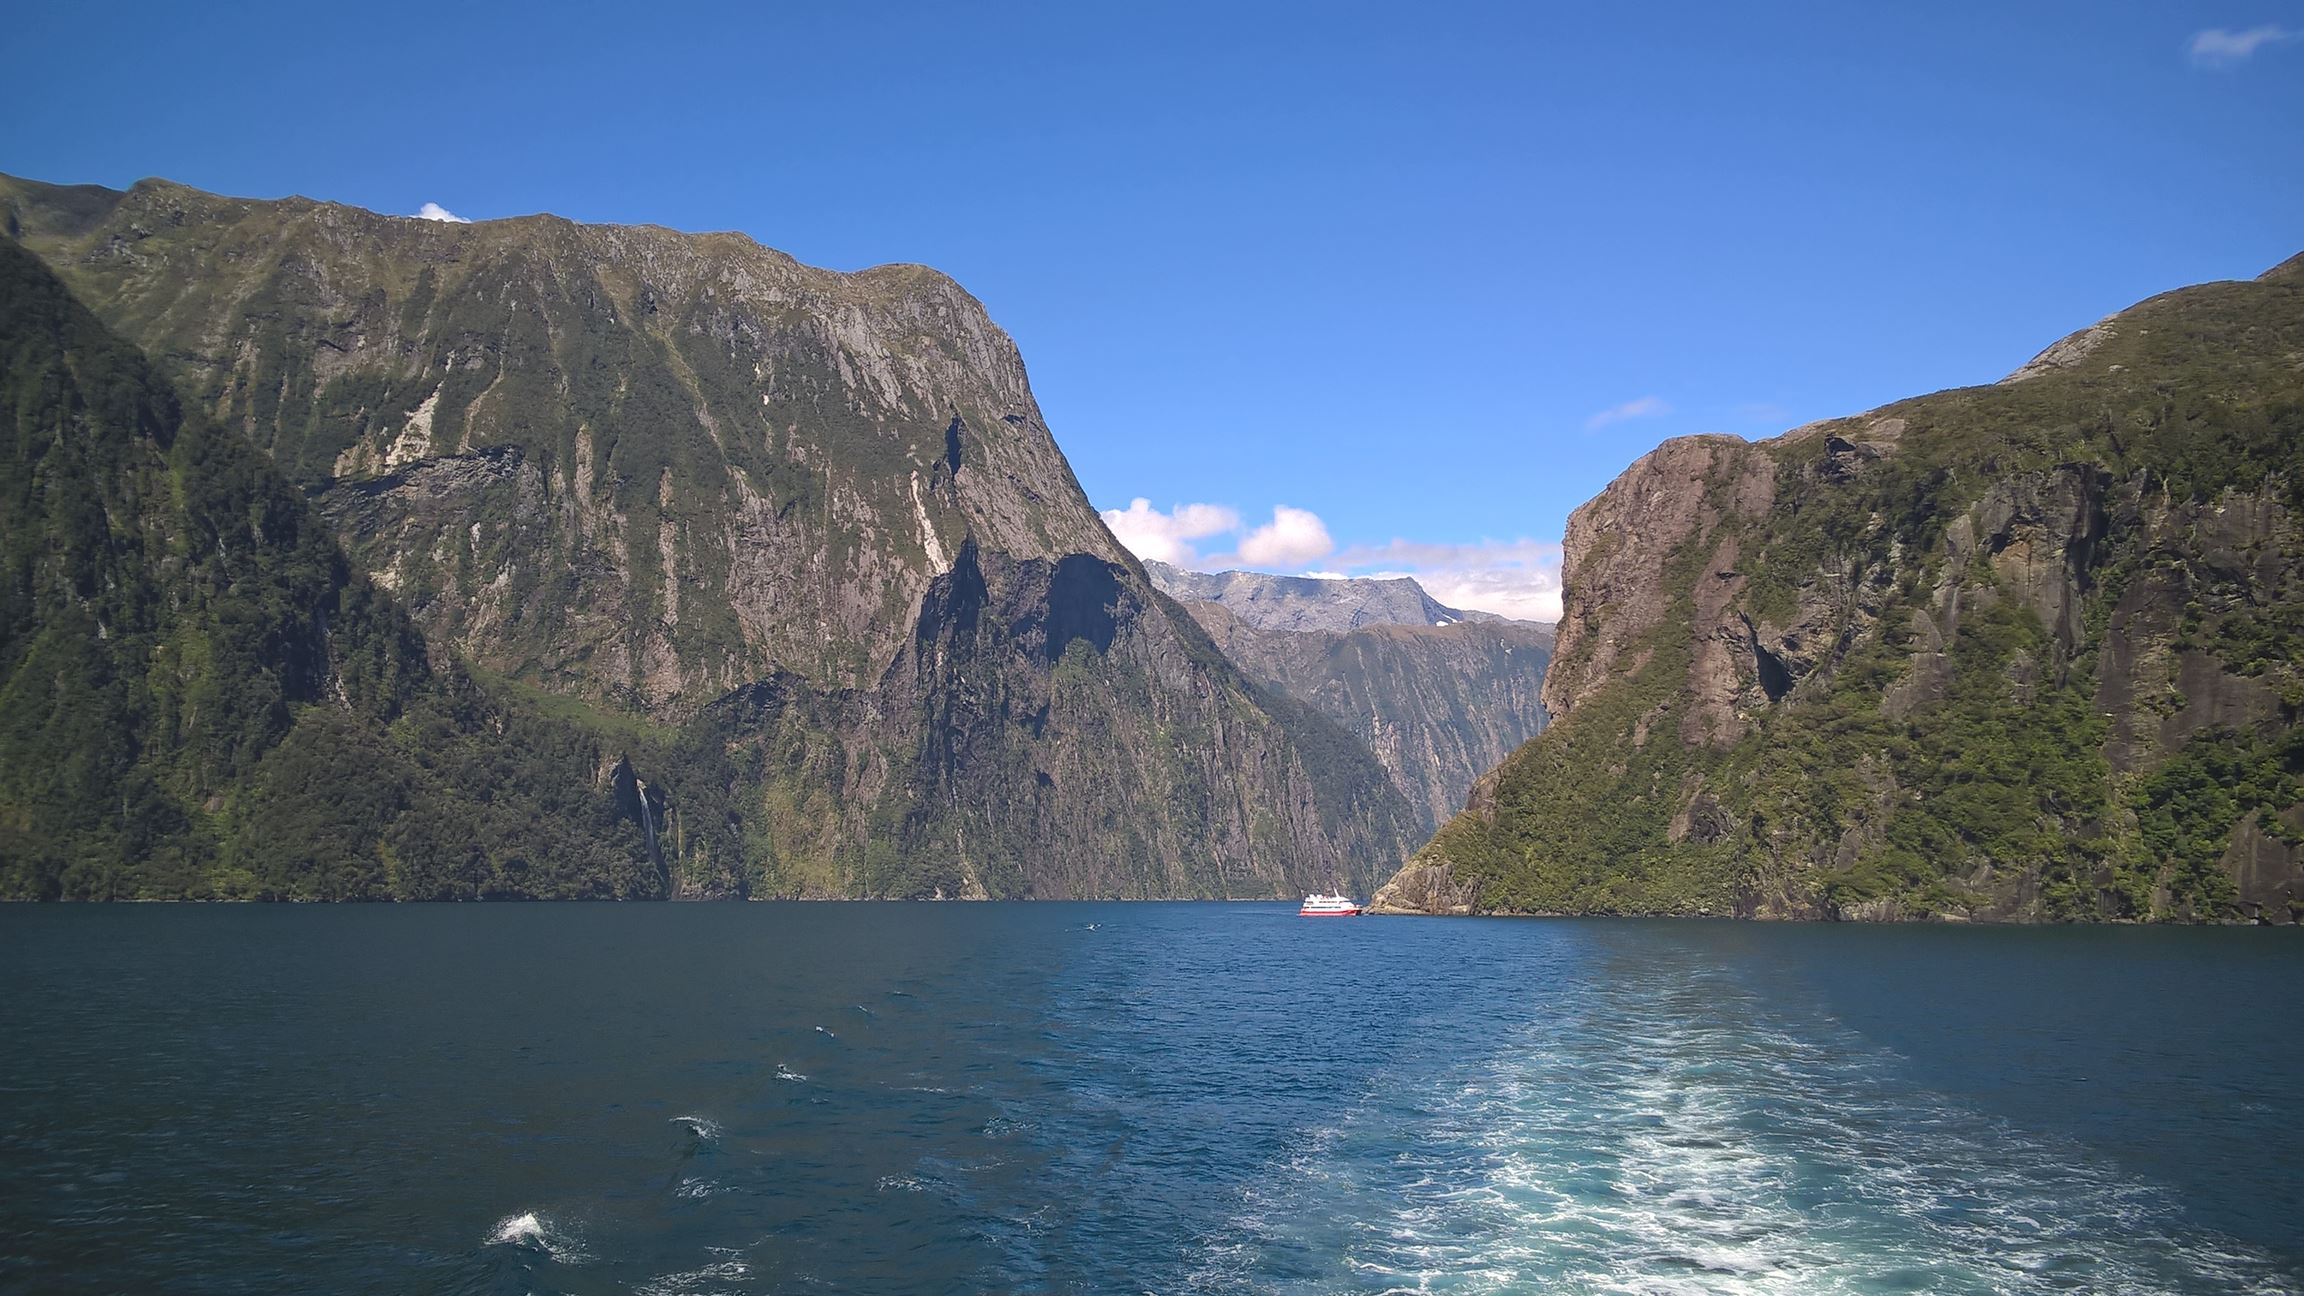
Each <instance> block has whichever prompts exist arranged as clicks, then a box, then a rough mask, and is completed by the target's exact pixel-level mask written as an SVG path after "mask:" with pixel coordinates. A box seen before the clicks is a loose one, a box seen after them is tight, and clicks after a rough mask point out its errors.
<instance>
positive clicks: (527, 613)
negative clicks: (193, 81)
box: [0, 180, 1411, 895]
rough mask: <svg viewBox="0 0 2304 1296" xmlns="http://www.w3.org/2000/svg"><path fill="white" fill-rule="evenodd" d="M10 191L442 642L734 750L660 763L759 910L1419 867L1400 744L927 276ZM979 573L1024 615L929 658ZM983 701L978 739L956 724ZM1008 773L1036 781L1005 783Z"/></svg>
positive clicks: (607, 236)
mask: <svg viewBox="0 0 2304 1296" xmlns="http://www.w3.org/2000/svg"><path fill="white" fill-rule="evenodd" d="M0 205H4V206H5V209H6V214H7V222H8V228H9V231H10V233H11V235H12V236H13V237H15V238H17V239H19V240H21V241H22V243H23V244H24V245H25V246H26V247H28V248H30V249H31V250H33V251H34V252H36V253H37V254H39V255H40V256H41V257H43V258H44V259H45V260H47V261H48V262H49V263H50V264H51V265H52V266H53V267H54V268H55V269H56V270H57V272H58V273H59V274H60V275H62V276H63V277H64V279H65V280H66V281H67V282H68V283H69V284H70V285H71V287H72V289H73V291H74V292H75V293H76V294H77V295H78V296H80V297H81V299H82V300H84V301H85V302H87V303H88V305H89V306H90V307H91V308H92V309H94V310H95V311H96V312H97V314H98V315H99V316H101V317H102V318H103V319H104V320H105V321H106V322H107V323H108V324H110V325H111V326H113V327H114V328H116V329H118V330H119V331H120V332H122V333H123V334H125V335H126V336H127V337H129V338H130V339H131V340H132V341H134V342H136V343H138V344H140V345H141V346H143V347H144V348H145V349H146V350H148V351H149V352H151V353H152V354H154V355H155V356H158V357H161V358H162V360H163V361H164V364H165V367H166V369H167V371H168V372H169V374H170V376H171V377H172V378H173V379H174V380H175V382H176V384H177V386H178V388H179V390H181V391H182V392H183V393H184V394H185V398H186V400H187V402H188V403H189V404H190V405H191V406H193V407H194V408H195V409H197V410H198V411H200V412H201V413H203V414H204V415H206V416H208V417H209V418H211V419H212V420H213V421H215V422H216V423H217V424H219V425H221V426H222V427H224V428H226V429H228V430H231V431H233V432H235V433H237V434H239V435H241V436H244V437H246V438H247V439H248V440H249V441H251V442H253V443H254V444H256V445H257V446H260V447H262V448H264V449H266V450H267V451H269V453H270V454H271V456H272V459H273V461H274V463H275V464H277V465H278V466H279V468H280V470H281V471H282V472H284V473H285V474H287V475H288V476H289V477H290V478H291V479H292V480H294V481H296V482H298V483H300V484H302V485H303V486H304V487H305V489H306V490H307V491H308V492H309V493H310V494H311V496H312V498H313V499H314V501H315V503H316V504H317V506H318V507H319V509H320V511H321V512H322V513H323V514H324V515H325V516H326V517H327V518H328V519H329V521H330V522H331V523H332V524H333V527H334V529H335V532H336V535H337V537H338V539H339V540H340V542H341V543H342V544H343V546H344V547H345V549H346V550H347V551H348V552H349V553H350V554H351V556H352V558H353V561H354V563H355V564H356V565H357V566H358V567H359V568H360V569H361V570H362V571H364V572H365V573H366V575H367V576H368V577H369V578H370V579H371V580H372V581H373V582H374V583H375V584H376V585H377V586H379V587H381V588H383V589H385V590H388V591H391V592H392V593H394V594H395V595H396V596H397V598H398V599H399V600H400V601H401V602H402V603H403V604H404V605H405V606H406V607H407V608H408V609H409V611H410V613H411V614H412V615H413V616H414V618H415V620H416V622H417V624H418V625H419V626H420V627H421V628H422V629H423V630H424V631H425V633H426V634H427V635H428V636H429V637H430V639H431V641H432V642H433V643H434V644H436V645H438V646H440V647H441V648H443V649H445V650H449V651H452V652H453V653H454V654H455V655H456V656H457V657H459V658H460V659H462V660H465V661H468V662H470V663H471V664H472V666H473V667H474V668H475V670H476V671H477V672H479V673H480V674H481V675H482V676H483V677H484V678H486V679H488V680H492V681H496V682H497V683H498V685H499V686H501V687H503V688H505V689H508V690H512V691H513V692H516V693H519V694H521V695H523V696H527V697H529V698H531V699H532V700H534V701H535V702H536V704H537V705H538V706H539V707H541V708H543V709H546V710H549V711H552V712H553V713H555V714H558V715H561V716H563V717H566V718H568V719H570V720H571V721H573V722H576V723H580V724H583V725H588V726H590V727H592V728H593V729H594V730H595V731H599V732H610V733H613V732H625V731H627V730H630V729H631V727H632V726H638V727H639V728H638V732H640V733H642V734H644V735H645V736H646V737H647V738H648V739H649V741H652V742H659V743H664V744H668V746H667V750H671V749H672V748H673V747H678V746H679V744H681V743H687V744H690V745H691V746H690V747H680V748H679V749H680V750H683V751H687V750H691V749H692V750H693V752H694V761H693V762H692V763H693V764H694V767H695V768H697V769H700V770H708V769H719V768H722V766H723V764H724V765H725V767H726V768H729V769H735V770H743V771H748V772H746V773H743V774H731V775H729V778H728V781H727V782H726V785H725V786H720V785H716V784H715V785H710V786H699V785H697V784H696V782H695V779H694V778H690V779H689V780H688V781H687V782H688V785H687V786H678V785H664V786H659V787H658V788H657V792H658V794H659V795H660V796H662V797H664V798H665V800H664V803H663V809H664V810H665V812H666V813H667V814H668V815H669V816H670V817H671V819H670V822H671V824H672V826H673V828H674V832H673V834H672V838H671V855H670V858H671V860H672V861H673V863H672V864H671V865H670V867H672V868H673V869H675V870H677V868H678V867H680V865H679V862H678V861H679V860H680V858H681V851H682V850H683V848H684V843H685V842H686V841H688V840H689V839H690V838H691V837H692V834H691V833H689V832H687V831H686V826H687V820H688V817H689V816H688V814H687V813H686V811H687V810H690V809H693V808H695V807H697V806H701V805H704V804H718V803H719V802H721V801H723V800H724V801H726V803H727V804H728V805H729V806H730V811H729V813H730V814H732V815H733V816H734V817H735V820H736V822H737V823H738V824H739V825H740V831H741V833H742V834H743V838H744V841H745V843H746V845H745V856H746V862H745V868H746V876H747V878H748V885H749V886H750V887H751V888H752V889H754V890H756V891H765V892H768V893H805V894H841V895H845V894H875V895H877V894H934V893H936V892H937V891H938V890H939V889H942V890H943V891H944V892H945V893H947V894H955V893H957V894H992V895H1047V894H1061V895H1081V894H1114V895H1151V894H1163V895H1215V894H1241V893H1253V894H1280V893H1283V892H1286V891H1290V890H1296V889H1299V888H1301V887H1303V886H1307V885H1312V884H1314V883H1321V884H1327V885H1348V884H1350V883H1351V882H1352V881H1354V880H1355V879H1359V880H1368V879H1369V878H1370V875H1371V871H1372V870H1376V869H1380V868H1384V867H1388V865H1389V862H1390V861H1392V860H1396V859H1397V858H1399V855H1400V853H1401V851H1402V849H1403V846H1404V843H1405V840H1406V837H1405V835H1406V832H1407V831H1408V827H1407V826H1408V825H1409V823H1410V822H1411V819H1410V815H1409V813H1408V811H1407V808H1406V806H1405V805H1404V803H1403V802H1402V801H1401V800H1400V799H1399V797H1398V795H1397V793H1396V792H1395V791H1394V790H1393V789H1392V788H1391V787H1390V786H1389V784H1388V783H1387V782H1386V781H1385V780H1384V779H1383V777H1382V775H1381V771H1380V770H1378V769H1377V767H1376V766H1375V765H1374V764H1373V762H1370V761H1367V760H1365V759H1361V760H1358V761H1354V760H1351V759H1343V758H1336V759H1331V758H1330V757H1331V755H1332V751H1331V749H1332V748H1333V747H1334V746H1335V744H1334V741H1333V740H1334V737H1335V735H1334V734H1333V733H1332V732H1331V730H1330V728H1329V727H1327V726H1325V725H1324V724H1323V723H1321V722H1319V721H1318V720H1317V718H1316V717H1312V716H1308V715H1305V714H1302V713H1301V712H1299V711H1298V710H1296V709H1293V708H1290V707H1287V706H1285V705H1278V706H1275V705H1269V704H1268V703H1269V702H1270V700H1269V699H1267V698H1266V697H1265V696H1264V694H1263V693H1262V692H1261V691H1260V690H1258V689H1257V688H1255V687H1254V686H1253V685H1252V684H1250V683H1248V682H1247V681H1246V680H1244V679H1242V678H1241V677H1240V676H1239V675H1238V673H1237V672H1236V671H1234V670H1233V669H1232V667H1231V666H1230V665H1229V664H1228V663H1226V662H1225V661H1224V660H1223V659H1222V658H1221V657H1220V656H1219V655H1218V654H1215V653H1213V652H1212V651H1205V650H1204V647H1203V646H1204V639H1203V638H1202V636H1201V635H1200V633H1199V631H1198V629H1197V627H1196V626H1194V625H1193V624H1192V622H1191V621H1190V619H1189V618H1188V617H1186V616H1184V615H1183V614H1182V613H1181V612H1180V611H1178V610H1177V609H1176V608H1175V607H1174V605H1173V604H1170V603H1167V602H1166V601H1165V600H1163V599H1161V598H1160V597H1159V596H1158V595H1157V594H1155V593H1154V592H1153V590H1152V589H1151V587H1150V585H1149V583H1148V582H1147V580H1146V578H1145V576H1144V574H1143V572H1142V570H1141V568H1140V567H1138V566H1137V564H1136V563H1135V562H1134V560H1133V559H1131V558H1130V557H1129V556H1128V555H1127V554H1126V553H1125V551H1123V550H1122V549H1120V547H1119V546H1118V545H1117V544H1116V543H1115V542H1114V541H1113V540H1112V538H1111V535H1110V533H1109V532H1107V531H1106V530H1105V528H1104V526H1103V524H1102V522H1101V521H1100V520H1099V519H1098V518H1097V517H1096V515H1095V512H1094V510H1093V509H1092V508H1090V507H1089V505H1088V502H1087V500H1086V499H1085V497H1083V496H1082V495H1081V493H1080V490H1079V487H1078V485H1077V483H1076V482H1075V481H1074V480H1073V478H1072V475H1071V471H1070V469H1069V467H1068V466H1067V465H1066V464H1065V462H1064V459H1063V456H1062V455H1061V454H1060V453H1059V452H1058V450H1057V448H1056V445H1055V442H1054V441H1053V440H1052V439H1051V437H1050V436H1049V433H1048V431H1047V428H1046V426H1045V424H1044V422H1043V421H1042V419H1041V416H1040V412H1039V410H1038V407H1037V406H1036V405H1035V404H1034V402H1033V399H1032V395H1031V391H1030V387H1029V385H1028V383H1027V381H1026V378H1025V374H1024V369H1023V365H1022V363H1021V361H1020V359H1019V358H1018V356H1017V352H1016V349H1015V347H1014V345H1013V343H1011V342H1010V340H1009V339H1008V338H1007V336H1006V335H1005V334H1004V333H1002V332H1001V331H1000V330H999V329H998V328H997V327H995V326H994V325H993V324H992V323H991V321H990V320H989V318H988V317H987V316H986V314H985V312H984V310H983V308H982V307H981V306H980V305H979V304H978V303H977V302H976V301H975V300H974V299H972V298H970V297H969V296H968V295H967V294H966V293H964V292H962V291H961V290H960V289H959V288H958V287H957V286H956V285H954V284H953V283H952V282H951V281H950V280H948V279H946V278H944V277H943V276H941V275H939V274H936V273H935V272H934V271H930V270H926V269H924V268H921V267H916V266H883V267H879V268H876V269H872V270H867V271H863V272H859V273H856V274H836V273H833V272H830V271H823V270H817V269H813V268H810V267H805V266H802V265H799V264H798V263H797V262H795V261H793V260H792V259H791V258H789V257H786V256H784V255H783V254H781V253H777V252H774V251H771V250H769V249H766V248H763V247H760V246H759V245H757V244H755V243H753V242H752V241H751V240H750V239H747V238H743V237H741V236H737V235H726V234H715V235H687V234H679V233H675V232H672V231H669V230H662V229H656V228H648V227H601V226H583V225H576V224H572V223H570V222H567V221H564V220H560V219H558V218H554V217H549V216H538V217H528V218H522V219H518V220H508V221H494V222H486V223H483V224H478V225H453V224H442V223H436V222H427V221H418V220H409V219H401V218H394V217H386V216H379V215H376V214H374V213H369V212H364V211H358V210H355V209H351V208H345V207H338V206H332V205H328V204H322V203H313V202H309V201H306V200H302V199H289V200H285V201H280V202H255V201H244V200H238V199H228V198H220V197H217V196H214V195H210V194H204V193H200V192H198V191H195V190H190V189H186V188H183V187H181V186H177V185H171V184H166V183H163V182H157V181H147V182H143V183H140V184H138V185H137V186H135V187H134V188H132V189H131V190H129V191H127V192H125V193H119V192H113V191H109V190H101V189H93V188H85V187H83V188H61V187H55V186H47V185H39V184H35V183H31V182H27V181H18V180H0ZM978 587H981V590H980V592H977V591H978ZM955 590H958V591H961V593H960V594H959V595H955V593H954V591H955ZM955 597H960V598H961V599H962V601H964V602H969V603H970V605H971V606H974V607H977V608H979V609H980V610H984V611H986V612H989V610H992V609H997V610H998V612H999V616H998V617H997V618H993V617H989V616H986V617H982V618H980V619H979V621H978V622H976V623H974V626H973V628H972V629H971V631H970V639H969V644H970V651H969V653H968V654H962V655H957V656H956V655H955V654H952V653H946V654H943V655H941V656H936V655H933V654H929V653H928V652H927V646H928V645H931V644H935V643H938V642H940V639H939V636H941V635H943V634H944V633H945V630H946V629H947V627H948V625H949V624H950V619H951V616H952V615H953V614H951V613H950V611H949V607H948V605H949V603H950V601H951V600H952V599H953V598H955ZM1075 624H1080V625H1093V626H1095V627H1097V629H1096V632H1095V633H1093V634H1082V633H1074V632H1072V631H1071V630H1070V629H1068V628H1064V629H1060V630H1059V631H1058V632H1057V635H1056V638H1055V640H1053V641H1056V642H1059V651H1056V652H1054V653H1051V652H1049V651H1046V644H1047V643H1048V642H1051V641H1052V640H1051V639H1050V637H1049V635H1048V634H1047V632H1046V631H1045V629H1044V627H1046V626H1049V625H1057V626H1060V627H1071V626H1073V625H1075ZM1075 644H1079V645H1085V646H1084V647H1082V648H1080V649H1078V650H1077V651H1075V650H1072V649H1071V648H1070V647H1069V645H1075ZM1154 665H1157V666H1158V669H1153V667H1154ZM1067 689H1070V690H1071V691H1070V692H1066V690H1067ZM1091 697H1093V698H1095V699H1098V700H1097V701H1096V702H1095V703H1094V704H1091V703H1090V702H1089V701H1087V700H1086V699H1089V698H1091ZM966 698H973V699H975V701H974V703H973V705H976V706H977V707H979V712H977V713H972V714H973V717H974V722H975V723H976V725H977V727H976V728H975V730H974V731H973V737H972V738H971V742H972V744H973V745H972V746H971V747H970V748H969V749H968V750H967V752H966V753H965V756H966V759H965V760H960V759H959V758H958V757H957V756H955V755H954V753H953V752H952V751H951V749H950V735H949V734H947V733H946V732H944V731H943V730H942V729H941V728H940V726H941V725H942V724H943V723H944V716H945V712H946V710H947V709H948V708H952V707H959V706H962V705H963V701H964V699H966ZM1067 698H1069V699H1072V702H1071V703H1070V704H1069V705H1068V704H1066V703H1065V701H1064V699H1067ZM771 699H772V700H773V705H769V700H771ZM1091 712H1093V713H1094V715H1093V717H1091V715H1090V713H1091ZM739 716H741V717H745V718H746V719H745V720H744V722H743V723H741V724H739V723H738V722H737V720H736V719H735V718H736V717H739ZM1076 725H1077V726H1086V727H1075V726H1076ZM747 726H749V727H747ZM695 744H702V745H701V746H695ZM1059 767H1061V768H1059ZM995 769H997V770H1000V771H1003V772H1006V773H1022V774H1023V776H1024V777H1025V779H1026V786H1027V787H1030V788H1037V789H1039V794H1038V795H1036V796H1033V797H1021V796H1019V797H1008V798H989V799H988V798H987V796H986V795H984V792H983V786H982V784H983V780H984V779H985V778H987V777H989V776H988V775H987V774H986V771H990V770H995ZM1035 771H1037V772H1039V773H1041V774H1044V775H1046V776H1047V778H1048V782H1046V783H1043V782H1042V781H1041V780H1040V779H1038V778H1035V777H1033V773H1034V772H1035ZM1059 776H1063V777H1064V778H1065V782H1063V783H1057V782H1055V780H1056V779H1057V778H1058V777H1059ZM714 777H717V776H708V777H707V779H706V781H707V783H709V782H710V780H711V778H714ZM1191 788H1208V789H1223V790H1224V792H1225V795H1227V796H1231V797H1236V798H1237V801H1238V803H1239V806H1240V807H1242V808H1241V809H1239V811H1238V812H1237V813H1229V814H1227V813H1213V812H1211V811H1210V809H1209V807H1208V806H1207V805H1205V804H1202V803H1201V802H1199V801H1196V800H1194V799H1193V797H1192V796H1191V795H1189V789H1191ZM1311 803H1317V804H1318V806H1319V807H1320V808H1321V809H1320V812H1318V813H1306V812H1304V810H1303V807H1304V806H1305V805H1307V804H1311ZM1246 807H1257V808H1258V809H1256V810H1255V811H1253V812H1251V811H1250V810H1249V809H1247V808H1246ZM969 825H974V826H975V829H976V830H975V831H974V832H969V831H966V829H967V827H968V826H969ZM1139 856H1142V857H1143V860H1142V861H1141V862H1139Z"/></svg>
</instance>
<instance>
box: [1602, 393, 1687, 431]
mask: <svg viewBox="0 0 2304 1296" xmlns="http://www.w3.org/2000/svg"><path fill="white" fill-rule="evenodd" d="M1671 412H1672V407H1671V406H1670V405H1669V404H1667V403H1665V401H1664V398H1663V397H1661V396H1640V397H1635V398H1634V399H1632V400H1628V401H1626V402H1624V403H1623V404H1621V405H1611V406H1609V407H1608V408H1607V409H1604V410H1602V411H1600V412H1599V413H1597V414H1595V415H1593V416H1592V417H1590V418H1588V419H1586V420H1584V430H1585V431H1587V432H1597V431H1599V430H1600V429H1602V428H1604V427H1606V426H1608V425H1609V424H1611V423H1622V422H1625V421H1627V420H1629V419H1644V418H1655V417H1657V416H1659V415H1663V414H1669V413H1671Z"/></svg>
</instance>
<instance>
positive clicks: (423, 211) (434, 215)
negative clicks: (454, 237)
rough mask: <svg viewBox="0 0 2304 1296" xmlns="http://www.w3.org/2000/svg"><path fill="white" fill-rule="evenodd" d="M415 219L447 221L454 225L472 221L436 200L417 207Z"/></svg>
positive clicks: (467, 223)
mask: <svg viewBox="0 0 2304 1296" xmlns="http://www.w3.org/2000/svg"><path fill="white" fill-rule="evenodd" d="M416 219H418V220H428V221H447V222H449V223H450V224H454V225H469V224H471V223H472V222H471V221H469V220H467V219H465V218H464V217H462V216H459V215H457V214H456V213H454V212H452V211H450V210H448V209H447V208H445V207H443V206H441V205H440V204H438V203H436V202H428V203H426V204H424V205H423V206H422V207H419V208H417V209H416Z"/></svg>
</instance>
